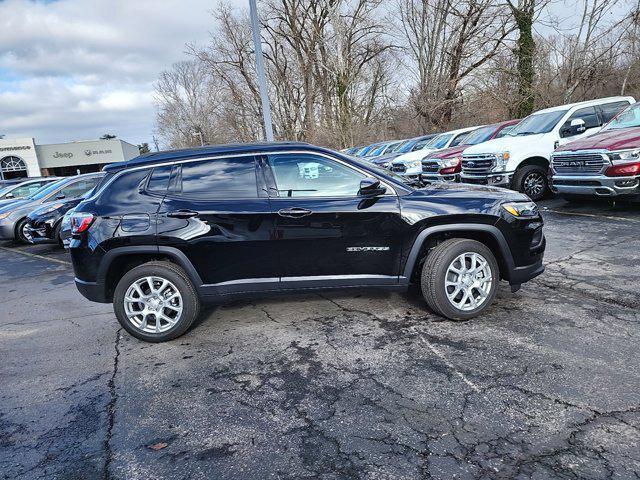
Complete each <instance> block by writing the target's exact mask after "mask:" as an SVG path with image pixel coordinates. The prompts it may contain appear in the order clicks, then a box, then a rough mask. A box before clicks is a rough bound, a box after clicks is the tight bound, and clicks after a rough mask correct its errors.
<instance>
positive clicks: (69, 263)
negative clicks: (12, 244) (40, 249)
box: [0, 247, 71, 265]
mask: <svg viewBox="0 0 640 480" xmlns="http://www.w3.org/2000/svg"><path fill="white" fill-rule="evenodd" d="M0 250H5V251H7V252H10V253H16V254H18V255H24V256H25V257H34V258H39V259H41V260H46V261H48V262H53V263H60V264H62V265H71V262H67V261H66V260H59V259H57V258H50V257H45V256H44V255H38V254H37V253H29V252H23V251H21V250H14V249H13V248H7V247H0Z"/></svg>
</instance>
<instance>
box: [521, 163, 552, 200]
mask: <svg viewBox="0 0 640 480" xmlns="http://www.w3.org/2000/svg"><path fill="white" fill-rule="evenodd" d="M513 186H514V188H515V189H516V190H518V191H519V192H522V193H525V194H527V195H528V196H529V198H530V199H531V200H533V201H535V202H537V201H538V200H542V199H543V198H544V197H545V195H546V194H547V192H548V191H549V180H548V178H547V171H546V170H545V169H544V168H543V167H541V166H539V165H526V166H524V167H522V168H520V169H518V170H517V171H516V174H515V175H514V176H513Z"/></svg>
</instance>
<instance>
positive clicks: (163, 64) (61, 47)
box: [0, 0, 216, 144]
mask: <svg viewBox="0 0 640 480" xmlns="http://www.w3.org/2000/svg"><path fill="white" fill-rule="evenodd" d="M215 6H216V0H188V1H185V0H160V1H158V0H128V1H127V0H59V1H30V0H0V134H4V135H5V136H6V137H7V138H11V137H31V136H33V137H35V138H36V142H38V143H47V142H64V141H70V140H81V139H91V138H97V137H98V136H100V135H102V134H104V133H113V134H116V135H118V137H120V138H122V139H124V140H127V141H130V142H132V143H136V144H138V143H142V142H149V143H150V144H151V137H152V135H153V130H154V117H155V113H154V105H153V84H154V82H155V80H156V79H157V77H158V73H159V72H160V71H162V70H164V69H166V68H168V67H169V66H170V65H171V64H172V63H174V62H176V61H179V60H181V59H184V58H185V55H184V50H185V44H186V43H188V42H197V43H204V42H206V41H207V38H208V36H209V32H210V31H211V30H212V17H211V15H210V12H211V10H212V9H214V8H215Z"/></svg>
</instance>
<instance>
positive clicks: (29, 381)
mask: <svg viewBox="0 0 640 480" xmlns="http://www.w3.org/2000/svg"><path fill="white" fill-rule="evenodd" d="M543 206H544V208H545V210H543V213H544V218H545V221H546V235H547V240H548V250H547V255H546V261H547V271H546V273H545V274H544V275H543V276H541V277H539V278H538V279H536V280H534V281H532V282H530V283H528V284H526V285H525V286H523V288H522V290H521V291H520V292H518V293H516V294H511V293H510V292H509V289H508V287H507V286H506V285H503V286H502V287H501V289H500V292H499V294H498V298H497V299H496V301H495V303H494V306H493V307H492V308H491V309H490V311H489V314H488V315H486V316H484V317H483V318H477V319H474V320H471V321H468V322H462V323H458V322H450V321H443V320H442V319H441V318H439V317H436V316H435V315H433V314H432V313H430V312H429V311H428V309H427V308H426V306H425V304H424V302H423V301H422V299H421V298H420V296H419V295H418V293H416V292H410V293H408V294H398V293H388V292H369V291H355V292H350V293H335V292H332V293H322V294H320V295H318V294H313V295H310V294H306V295H296V296H286V297H282V298H277V299H269V300H252V301H242V302H237V303H234V304H231V305H226V306H223V307H218V308H213V307H212V308H209V309H208V310H207V311H206V312H205V315H203V318H202V321H201V322H199V323H198V325H196V326H195V328H193V329H192V330H191V331H190V332H188V333H187V334H186V335H185V336H183V337H181V338H180V339H178V340H176V341H173V342H170V343H166V344H157V345H155V344H146V343H142V342H140V341H137V340H136V339H134V338H132V337H130V336H129V335H127V334H126V332H124V331H122V330H121V329H119V328H118V324H117V322H116V320H115V317H114V315H113V312H112V309H111V306H110V305H100V304H93V303H89V302H86V301H85V300H84V299H83V298H82V297H81V296H80V294H79V293H77V291H76V289H75V287H74V285H73V274H72V271H71V268H70V265H69V264H68V263H67V262H68V258H67V255H66V253H64V252H62V251H59V250H56V249H55V248H52V247H49V246H28V247H16V246H12V245H6V244H4V245H1V246H0V274H1V275H2V277H1V278H2V289H1V292H0V300H1V304H0V308H1V311H0V358H1V359H2V361H1V362H0V478H2V479H9V478H11V479H13V478H25V479H40V478H43V479H44V478H46V479H52V478H59V479H93V478H97V479H125V478H126V479H156V478H157V479H161V478H171V479H182V478H184V479H187V478H190V479H210V478H215V479H254V478H255V479H266V478H283V479H285V478H296V479H298V478H326V479H331V478H368V479H369V478H370V479H392V478H393V479H396V478H398V479H399V478H403V479H404V478H407V479H413V478H434V479H451V478H460V479H480V478H509V479H510V478H519V479H524V478H534V479H550V478H563V479H574V478H575V479H606V478H616V479H617V478H619V479H626V478H636V479H637V478H639V477H640V368H639V367H640V355H638V351H639V350H638V346H639V345H640V342H639V339H640V324H639V321H640V296H639V295H638V287H639V286H640V268H639V266H640V235H639V232H640V209H639V208H638V207H637V206H636V207H625V206H607V205H588V206H581V207H574V206H569V205H567V204H565V203H564V202H563V201H561V200H556V199H554V200H548V201H545V202H543Z"/></svg>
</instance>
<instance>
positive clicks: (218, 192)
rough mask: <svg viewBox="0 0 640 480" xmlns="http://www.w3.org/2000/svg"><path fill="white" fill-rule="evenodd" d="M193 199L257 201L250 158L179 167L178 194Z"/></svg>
mask: <svg viewBox="0 0 640 480" xmlns="http://www.w3.org/2000/svg"><path fill="white" fill-rule="evenodd" d="M181 195H182V196H184V197H193V198H207V199H208V198H257V197H258V186H257V183H256V167H255V159H254V158H253V157H237V158H219V159H214V160H202V161H200V162H190V163H183V164H182V192H181Z"/></svg>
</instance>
